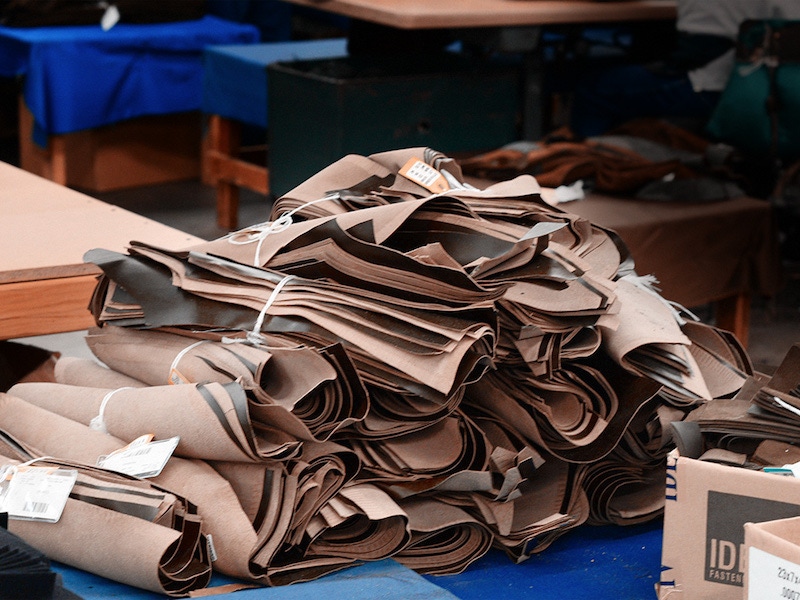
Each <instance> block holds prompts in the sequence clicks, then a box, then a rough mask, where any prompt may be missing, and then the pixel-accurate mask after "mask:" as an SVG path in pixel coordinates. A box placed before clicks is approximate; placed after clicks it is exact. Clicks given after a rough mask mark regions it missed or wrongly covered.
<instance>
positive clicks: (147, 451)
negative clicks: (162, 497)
mask: <svg viewBox="0 0 800 600" xmlns="http://www.w3.org/2000/svg"><path fill="white" fill-rule="evenodd" d="M141 439H142V438H139V440H135V441H134V442H131V444H129V445H128V446H126V447H125V448H121V449H120V450H117V451H116V452H113V453H111V454H109V455H108V456H101V457H100V458H99V459H98V460H97V466H98V467H103V468H104V469H109V470H111V471H117V472H118V473H125V474H126V475H132V476H134V477H140V478H145V477H156V476H157V475H159V474H160V473H161V471H162V469H163V468H164V466H165V465H166V464H167V461H168V460H169V459H170V457H171V456H172V453H173V451H174V450H175V448H176V447H177V446H178V442H179V441H180V437H178V436H175V437H172V438H168V439H166V440H158V441H155V442H150V441H148V442H142V441H140V440H141ZM137 442H138V443H137Z"/></svg>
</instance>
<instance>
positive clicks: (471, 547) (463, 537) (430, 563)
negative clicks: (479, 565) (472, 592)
mask: <svg viewBox="0 0 800 600" xmlns="http://www.w3.org/2000/svg"><path fill="white" fill-rule="evenodd" d="M399 504H400V507H401V508H402V509H403V511H404V512H405V513H406V514H407V515H408V519H409V528H410V529H411V541H410V542H409V543H408V545H406V546H405V547H404V548H403V549H402V550H400V552H398V553H397V554H395V555H394V559H395V560H396V561H397V562H399V563H400V564H402V565H405V566H406V567H408V568H409V569H414V570H415V571H417V572H418V573H423V574H426V575H452V574H457V573H462V572H463V571H465V570H466V569H467V567H469V565H471V564H472V563H474V562H475V561H476V560H478V559H479V558H480V557H481V556H483V555H484V554H486V553H487V552H488V551H489V549H490V548H491V547H492V534H491V532H490V531H489V529H488V528H487V527H486V526H485V525H483V524H482V523H481V522H479V521H477V520H476V519H474V518H472V517H471V516H470V515H469V514H467V513H466V512H465V511H463V510H461V509H460V508H458V507H457V506H453V505H450V504H446V503H444V502H440V501H438V500H436V499H435V498H432V497H419V496H416V497H413V498H408V499H406V500H402V501H400V502H399Z"/></svg>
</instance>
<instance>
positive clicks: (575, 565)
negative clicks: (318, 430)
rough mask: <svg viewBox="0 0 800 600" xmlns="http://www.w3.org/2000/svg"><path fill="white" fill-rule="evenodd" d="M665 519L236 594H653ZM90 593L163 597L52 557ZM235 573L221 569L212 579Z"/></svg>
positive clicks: (72, 585) (242, 599) (282, 597)
mask: <svg viewBox="0 0 800 600" xmlns="http://www.w3.org/2000/svg"><path fill="white" fill-rule="evenodd" d="M662 528H663V521H662V520H660V519H657V520H655V521H652V522H650V523H644V524H641V525H633V526H629V527H617V526H603V527H592V526H588V525H584V526H581V527H578V528H577V529H575V530H573V531H570V532H567V533H566V534H565V535H564V536H562V537H561V538H559V539H557V540H556V541H555V542H554V543H553V544H552V545H551V546H550V547H548V548H546V549H545V550H544V551H542V552H541V553H539V554H535V555H534V556H532V557H531V558H529V559H528V560H526V561H525V562H523V563H521V564H514V562H513V561H512V560H511V559H510V558H509V557H508V556H506V555H505V554H504V553H502V552H501V551H499V550H491V551H490V552H489V553H488V554H486V555H485V556H483V557H482V558H480V559H479V560H477V561H476V562H475V563H473V564H472V565H470V567H469V568H468V569H467V570H466V571H465V572H463V573H461V574H458V575H444V576H430V575H426V576H421V575H418V574H417V573H415V572H413V571H411V570H409V569H407V568H405V567H403V566H402V565H400V564H399V563H396V562H395V561H393V560H382V561H378V562H375V563H367V564H364V565H361V566H358V567H353V568H351V569H347V570H344V571H341V572H339V573H335V574H332V575H326V576H325V577H322V578H320V579H317V580H314V581H309V582H305V583H298V584H295V585H291V586H282V587H277V588H258V589H252V590H245V591H240V592H236V593H235V595H233V596H232V597H233V598H236V599H237V600H271V599H273V598H274V599H275V600H320V599H325V598H347V599H348V600H373V599H381V600H413V599H415V598H418V599H423V598H424V599H425V600H451V599H455V598H458V599H460V600H485V599H487V598H490V599H491V600H573V599H575V598H593V599H595V600H612V599H613V600H655V598H656V592H655V585H656V583H657V582H658V578H659V575H660V572H661V541H662ZM54 570H55V571H56V572H58V573H60V574H61V575H62V577H63V580H64V585H65V587H66V588H67V589H69V590H71V591H72V592H74V593H76V594H78V595H80V596H81V597H83V598H84V600H95V599H97V600H100V599H101V598H102V599H105V598H117V599H119V600H157V599H158V598H164V596H161V595H158V594H155V593H151V592H145V591H142V590H140V589H136V588H132V587H130V586H127V585H123V584H120V583H116V582H113V581H109V580H108V579H104V578H102V577H98V576H96V575H92V574H90V573H86V572H85V571H81V570H78V569H73V568H71V567H67V566H65V565H61V564H58V563H56V564H54ZM232 581H233V580H231V579H229V578H227V577H224V576H220V575H215V576H214V578H213V579H212V582H211V585H212V586H218V585H223V584H225V583H229V582H232Z"/></svg>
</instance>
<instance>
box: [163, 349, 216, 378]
mask: <svg viewBox="0 0 800 600" xmlns="http://www.w3.org/2000/svg"><path fill="white" fill-rule="evenodd" d="M208 341H210V340H200V341H198V342H195V343H194V344H190V345H188V346H186V348H184V349H183V350H181V351H180V352H178V354H177V355H176V356H175V358H174V359H172V364H171V365H170V366H169V375H168V376H167V379H168V383H171V384H174V385H177V384H179V383H183V379H182V378H181V377H180V376H179V375H178V363H179V362H181V359H182V358H183V357H184V356H186V353H187V352H189V351H190V350H192V349H193V348H196V347H197V346H199V345H200V344H205V343H206V342H208Z"/></svg>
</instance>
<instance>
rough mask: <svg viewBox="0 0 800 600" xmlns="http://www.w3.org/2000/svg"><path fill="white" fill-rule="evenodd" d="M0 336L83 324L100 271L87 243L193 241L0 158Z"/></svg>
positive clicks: (121, 247)
mask: <svg viewBox="0 0 800 600" xmlns="http://www.w3.org/2000/svg"><path fill="white" fill-rule="evenodd" d="M0 214H2V219H0V339H10V338H18V337H28V336H33V335H45V334H51V333H61V332H67V331H78V330H81V329H86V328H87V327H89V326H91V325H93V324H94V321H93V319H92V316H91V314H90V313H89V310H88V305H89V300H90V298H91V295H92V291H93V290H94V287H95V283H96V277H97V275H99V274H100V270H99V269H98V268H97V267H96V266H95V265H93V264H87V263H84V262H83V254H84V253H85V252H86V251H87V250H90V249H92V248H106V249H108V250H115V251H118V252H123V251H125V249H126V247H127V244H128V243H129V242H130V241H132V240H137V241H147V242H150V243H154V244H158V245H164V246H166V247H169V248H171V249H181V248H185V247H187V246H190V245H193V244H197V243H199V242H200V241H202V240H200V239H199V238H196V237H194V236H192V235H189V234H187V233H184V232H182V231H178V230H177V229H173V228H171V227H167V226H166V225H162V224H161V223H157V222H156V221H152V220H150V219H147V218H145V217H142V216H139V215H136V214H134V213H132V212H129V211H127V210H124V209H121V208H118V207H116V206H111V205H109V204H105V203H103V202H100V201H99V200H95V199H94V198H91V197H89V196H86V195H85V194H81V193H79V192H76V191H74V190H71V189H69V188H66V187H64V186H61V185H58V184H56V183H53V182H52V181H49V180H47V179H44V178H42V177H39V176H37V175H33V174H31V173H28V172H27V171H23V170H22V169H18V168H16V167H14V166H11V165H9V164H7V163H3V162H0Z"/></svg>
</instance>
